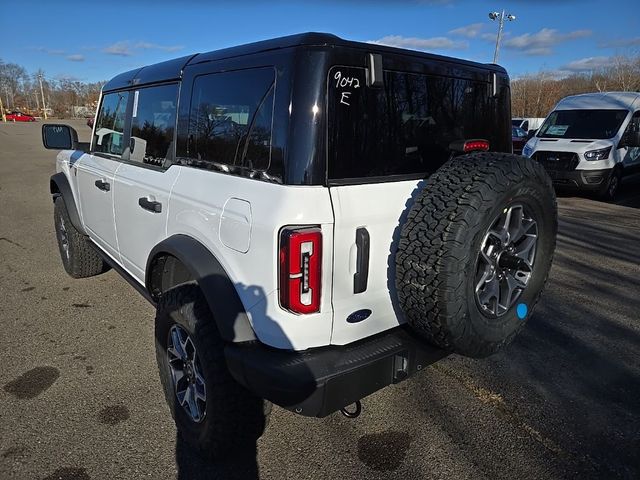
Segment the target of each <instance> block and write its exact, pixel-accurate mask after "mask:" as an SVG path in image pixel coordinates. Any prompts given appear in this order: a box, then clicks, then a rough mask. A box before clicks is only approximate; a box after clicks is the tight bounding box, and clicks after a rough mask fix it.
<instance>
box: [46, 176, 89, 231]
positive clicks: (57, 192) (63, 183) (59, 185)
mask: <svg viewBox="0 0 640 480" xmlns="http://www.w3.org/2000/svg"><path fill="white" fill-rule="evenodd" d="M49 191H50V192H51V195H52V196H53V201H54V202H55V201H56V198H57V197H58V196H62V198H63V199H64V204H65V206H66V207H67V212H69V218H70V219H71V224H72V225H73V226H74V227H75V229H76V230H78V232H80V233H81V234H83V235H86V234H87V232H86V231H85V229H84V227H83V226H82V222H81V221H80V215H79V214H78V207H77V206H76V200H75V198H74V197H73V191H72V190H71V185H69V179H68V178H67V176H66V175H65V174H64V173H63V172H58V173H56V174H55V175H51V180H50V181H49Z"/></svg>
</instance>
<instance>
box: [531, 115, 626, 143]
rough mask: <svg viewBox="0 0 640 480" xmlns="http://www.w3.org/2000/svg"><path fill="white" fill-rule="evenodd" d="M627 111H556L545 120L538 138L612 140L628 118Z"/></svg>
mask: <svg viewBox="0 0 640 480" xmlns="http://www.w3.org/2000/svg"><path fill="white" fill-rule="evenodd" d="M627 114H628V112H627V111H626V110H556V111H555V112H553V113H551V115H549V117H548V118H547V119H546V120H545V122H544V125H542V127H541V128H540V132H539V133H538V135H537V136H538V137H542V138H575V139H590V140H591V139H593V140H597V139H604V138H612V137H614V136H615V135H616V133H618V130H620V125H622V122H623V121H624V119H625V118H626V117H627Z"/></svg>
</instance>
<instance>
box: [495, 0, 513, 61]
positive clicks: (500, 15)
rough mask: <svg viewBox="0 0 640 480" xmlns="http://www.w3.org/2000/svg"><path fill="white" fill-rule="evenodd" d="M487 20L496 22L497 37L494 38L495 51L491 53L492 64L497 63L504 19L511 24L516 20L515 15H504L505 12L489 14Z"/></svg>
mask: <svg viewBox="0 0 640 480" xmlns="http://www.w3.org/2000/svg"><path fill="white" fill-rule="evenodd" d="M489 18H490V19H491V20H498V22H499V26H498V36H497V37H496V50H495V52H494V53H493V63H498V53H499V52H500V41H501V40H502V30H503V29H504V21H505V19H507V20H509V21H510V22H513V21H514V20H515V19H516V16H515V15H511V14H510V13H507V14H505V11H504V10H502V12H491V13H489Z"/></svg>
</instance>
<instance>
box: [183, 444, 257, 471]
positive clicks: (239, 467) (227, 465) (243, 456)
mask: <svg viewBox="0 0 640 480" xmlns="http://www.w3.org/2000/svg"><path fill="white" fill-rule="evenodd" d="M257 455H258V451H257V445H255V444H254V445H253V446H252V447H250V448H249V447H248V448H246V449H243V450H239V451H234V452H232V453H231V454H230V455H226V456H225V457H224V459H222V460H220V461H212V460H209V459H206V458H203V457H202V456H200V455H199V454H198V453H196V452H195V451H194V450H193V449H192V448H191V447H190V446H189V445H188V444H187V443H185V441H184V440H183V439H182V437H181V436H180V434H176V466H177V467H178V475H177V477H176V478H177V479H178V480H258V479H259V478H260V473H259V469H258V460H257Z"/></svg>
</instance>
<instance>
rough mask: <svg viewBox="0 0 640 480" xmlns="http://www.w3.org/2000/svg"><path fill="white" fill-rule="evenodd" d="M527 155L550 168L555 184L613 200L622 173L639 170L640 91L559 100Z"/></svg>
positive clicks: (595, 94)
mask: <svg viewBox="0 0 640 480" xmlns="http://www.w3.org/2000/svg"><path fill="white" fill-rule="evenodd" d="M523 153H524V155H526V156H528V157H531V158H533V159H534V160H537V161H538V162H539V163H540V164H542V165H543V166H544V167H545V168H546V170H547V172H548V173H549V175H550V176H551V178H552V179H553V182H554V184H555V185H556V187H560V188H570V189H579V190H582V191H591V192H595V193H596V194H598V195H599V196H600V197H601V198H603V199H607V200H611V199H613V198H614V197H615V195H616V193H617V192H618V189H619V187H620V184H621V182H622V179H623V177H624V176H626V175H629V174H632V173H635V172H638V171H640V93H636V92H605V93H587V94H583V95H574V96H571V97H566V98H564V99H562V100H560V102H558V104H557V105H556V107H555V108H554V110H553V111H552V112H551V114H550V115H549V116H548V117H547V119H546V120H545V122H544V124H543V125H542V127H541V128H540V130H538V132H537V134H536V135H535V137H533V138H531V139H530V140H529V141H528V142H527V144H526V145H525V147H524V149H523Z"/></svg>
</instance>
